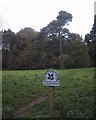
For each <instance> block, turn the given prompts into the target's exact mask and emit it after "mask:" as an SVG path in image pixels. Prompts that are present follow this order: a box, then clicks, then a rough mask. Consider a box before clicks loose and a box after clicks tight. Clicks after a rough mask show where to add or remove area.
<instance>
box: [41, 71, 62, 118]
mask: <svg viewBox="0 0 96 120" xmlns="http://www.w3.org/2000/svg"><path fill="white" fill-rule="evenodd" d="M59 83H60V81H59V80H58V74H57V72H56V71H55V70H48V71H46V72H45V74H44V80H43V85H44V86H49V90H50V91H49V97H50V105H49V107H50V115H51V117H54V115H55V110H54V109H55V105H54V94H55V92H54V87H55V86H59Z"/></svg>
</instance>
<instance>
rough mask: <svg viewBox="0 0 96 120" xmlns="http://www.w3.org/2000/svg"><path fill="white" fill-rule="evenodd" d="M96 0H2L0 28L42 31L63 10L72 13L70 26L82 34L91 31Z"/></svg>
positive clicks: (14, 30) (74, 31) (71, 29)
mask: <svg viewBox="0 0 96 120" xmlns="http://www.w3.org/2000/svg"><path fill="white" fill-rule="evenodd" d="M94 1H95V0H0V29H8V28H10V29H11V30H12V31H13V32H18V31H20V30H21V28H24V27H31V28H33V29H35V30H36V31H40V29H41V28H43V27H45V26H46V25H47V24H49V23H50V22H51V21H52V20H55V19H56V17H57V15H58V12H59V11H61V10H63V11H66V12H69V13H71V14H72V16H73V19H72V22H71V23H70V26H69V27H68V28H69V30H70V31H71V32H73V33H78V34H80V35H82V36H84V35H85V34H87V33H89V32H90V30H91V29H92V25H93V22H94Z"/></svg>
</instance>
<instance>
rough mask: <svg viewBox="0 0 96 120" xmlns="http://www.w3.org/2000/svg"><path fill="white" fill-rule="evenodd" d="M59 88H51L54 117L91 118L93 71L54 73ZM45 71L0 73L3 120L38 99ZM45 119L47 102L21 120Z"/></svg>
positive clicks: (47, 108)
mask: <svg viewBox="0 0 96 120" xmlns="http://www.w3.org/2000/svg"><path fill="white" fill-rule="evenodd" d="M57 72H58V75H59V80H60V87H56V88H55V91H56V92H55V114H56V117H71V118H72V117H77V118H78V117H79V118H80V117H81V118H82V117H84V118H85V117H88V118H89V117H93V115H94V69H92V68H90V69H89V68H85V69H67V70H57ZM44 73H45V70H38V71H36V70H32V71H31V70H29V71H27V70H26V71H3V79H2V86H3V117H12V114H13V113H14V111H15V110H16V109H17V108H19V107H20V106H22V105H25V104H27V103H29V102H30V101H32V99H34V98H36V97H37V96H40V95H41V94H42V93H44V91H46V90H47V89H48V88H46V87H44V86H42V83H41V81H42V80H43V79H44V78H43V74H44ZM47 115H48V116H49V100H48V99H46V100H44V101H43V102H41V103H40V104H39V105H35V106H33V107H32V108H30V109H28V110H27V112H26V113H24V114H23V116H22V117H43V116H47Z"/></svg>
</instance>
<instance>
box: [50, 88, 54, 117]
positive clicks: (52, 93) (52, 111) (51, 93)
mask: <svg viewBox="0 0 96 120" xmlns="http://www.w3.org/2000/svg"><path fill="white" fill-rule="evenodd" d="M49 89H50V92H49V97H50V106H49V107H50V116H51V117H54V115H55V111H54V110H55V103H54V102H55V101H54V86H52V87H49Z"/></svg>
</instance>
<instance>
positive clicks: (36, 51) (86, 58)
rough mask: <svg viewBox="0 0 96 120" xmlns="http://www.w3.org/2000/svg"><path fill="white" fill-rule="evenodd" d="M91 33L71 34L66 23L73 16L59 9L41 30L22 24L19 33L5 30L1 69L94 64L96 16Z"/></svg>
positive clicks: (74, 66)
mask: <svg viewBox="0 0 96 120" xmlns="http://www.w3.org/2000/svg"><path fill="white" fill-rule="evenodd" d="M94 18H95V19H94V25H93V28H92V30H91V31H90V33H88V34H86V35H85V39H84V40H83V38H82V36H80V35H79V34H76V33H71V32H70V31H69V29H67V28H66V27H65V26H66V25H67V24H69V22H71V21H72V15H71V14H70V13H67V12H66V11H60V12H59V14H58V16H57V17H56V20H53V21H52V22H50V23H49V24H48V25H47V26H46V27H44V28H42V29H41V31H40V32H38V31H35V30H34V29H32V28H30V27H29V28H28V27H25V28H24V29H21V30H20V31H19V32H17V33H14V32H13V31H12V30H10V29H8V30H4V32H3V36H2V69H10V70H11V69H12V70H13V69H49V68H55V69H59V68H80V67H89V66H94V65H96V64H95V63H94V59H95V57H94V53H95V52H94V51H95V48H94V46H95V45H96V36H95V35H96V17H94Z"/></svg>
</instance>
